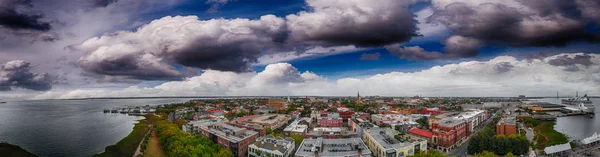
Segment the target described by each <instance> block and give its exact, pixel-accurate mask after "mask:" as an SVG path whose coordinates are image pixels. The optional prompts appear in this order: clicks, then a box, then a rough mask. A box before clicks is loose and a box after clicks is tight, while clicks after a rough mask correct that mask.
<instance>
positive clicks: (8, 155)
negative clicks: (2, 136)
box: [0, 143, 37, 157]
mask: <svg viewBox="0 0 600 157" xmlns="http://www.w3.org/2000/svg"><path fill="white" fill-rule="evenodd" d="M0 154H2V156H5V157H37V155H35V154H33V153H31V152H29V151H27V150H25V149H23V148H21V147H20V146H17V145H12V144H9V143H0Z"/></svg>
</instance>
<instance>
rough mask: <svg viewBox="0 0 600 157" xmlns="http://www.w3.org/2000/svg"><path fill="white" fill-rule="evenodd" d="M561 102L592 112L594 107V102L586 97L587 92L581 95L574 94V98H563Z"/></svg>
mask: <svg viewBox="0 0 600 157" xmlns="http://www.w3.org/2000/svg"><path fill="white" fill-rule="evenodd" d="M562 104H564V105H567V106H572V107H577V108H579V109H581V110H582V111H583V112H586V113H594V110H595V109H596V107H595V106H594V102H592V101H591V100H590V98H588V97H587V94H586V95H584V96H583V97H579V96H575V97H574V98H569V99H563V100H562Z"/></svg>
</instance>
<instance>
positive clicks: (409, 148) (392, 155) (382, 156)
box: [363, 128, 427, 157]
mask: <svg viewBox="0 0 600 157" xmlns="http://www.w3.org/2000/svg"><path fill="white" fill-rule="evenodd" d="M395 135H398V132H397V131H396V130H392V129H390V128H372V129H367V130H366V132H365V134H364V135H363V140H364V142H365V144H366V145H367V147H369V149H371V150H372V151H373V156H374V157H404V156H409V155H414V154H415V153H416V152H418V151H419V150H427V141H426V140H405V139H402V141H400V140H398V139H396V138H394V136H395Z"/></svg>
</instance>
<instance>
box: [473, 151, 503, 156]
mask: <svg viewBox="0 0 600 157" xmlns="http://www.w3.org/2000/svg"><path fill="white" fill-rule="evenodd" d="M475 157H499V156H498V155H496V154H494V153H493V152H488V151H483V153H479V154H477V155H475Z"/></svg>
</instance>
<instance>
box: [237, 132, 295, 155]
mask: <svg viewBox="0 0 600 157" xmlns="http://www.w3.org/2000/svg"><path fill="white" fill-rule="evenodd" d="M295 147H296V144H294V139H292V138H289V137H286V138H285V139H284V138H276V137H273V136H270V135H269V136H266V137H258V138H256V142H254V143H253V144H251V145H250V146H248V156H249V157H291V156H293V155H294V148H295Z"/></svg>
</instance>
